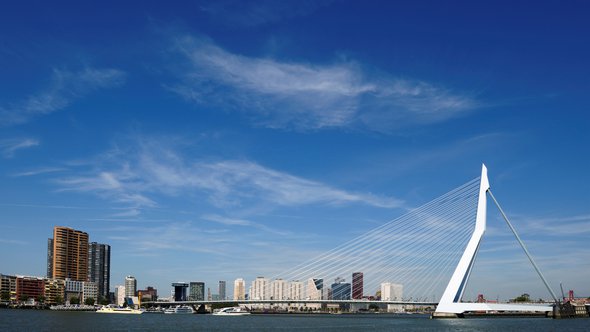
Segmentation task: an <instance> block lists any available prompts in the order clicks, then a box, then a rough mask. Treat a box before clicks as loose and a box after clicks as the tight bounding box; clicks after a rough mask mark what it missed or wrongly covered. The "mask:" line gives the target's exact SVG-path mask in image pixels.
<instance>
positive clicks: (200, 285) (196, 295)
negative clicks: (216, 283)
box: [188, 281, 205, 301]
mask: <svg viewBox="0 0 590 332" xmlns="http://www.w3.org/2000/svg"><path fill="white" fill-rule="evenodd" d="M188 300H189V301H203V300H205V283H204V282H200V281H195V282H190V283H189V291H188Z"/></svg>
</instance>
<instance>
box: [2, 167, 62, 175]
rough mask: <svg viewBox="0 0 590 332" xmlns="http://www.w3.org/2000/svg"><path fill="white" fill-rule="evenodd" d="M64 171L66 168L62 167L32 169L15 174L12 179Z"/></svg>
mask: <svg viewBox="0 0 590 332" xmlns="http://www.w3.org/2000/svg"><path fill="white" fill-rule="evenodd" d="M65 170H67V168H63V167H43V168H37V169H33V170H30V171H24V172H20V173H15V174H13V175H12V176H14V177H21V176H35V175H41V174H47V173H55V172H63V171H65Z"/></svg>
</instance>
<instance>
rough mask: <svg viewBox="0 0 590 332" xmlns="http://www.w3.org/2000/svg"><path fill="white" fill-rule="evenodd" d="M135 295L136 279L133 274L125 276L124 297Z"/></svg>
mask: <svg viewBox="0 0 590 332" xmlns="http://www.w3.org/2000/svg"><path fill="white" fill-rule="evenodd" d="M136 295H137V280H136V279H135V277H133V276H126V277H125V297H133V296H136Z"/></svg>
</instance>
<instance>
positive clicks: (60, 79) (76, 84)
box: [0, 67, 125, 126]
mask: <svg viewBox="0 0 590 332" xmlns="http://www.w3.org/2000/svg"><path fill="white" fill-rule="evenodd" d="M124 80H125V73H123V72H122V71H120V70H117V69H95V68H89V67H88V68H85V69H83V70H80V71H75V72H72V71H68V70H62V69H54V70H53V73H52V78H51V83H50V85H49V86H48V87H47V88H46V89H45V90H43V91H40V92H39V93H36V94H33V95H30V96H28V97H27V98H25V99H24V100H23V101H20V102H15V103H12V104H10V105H8V106H0V126H10V125H16V124H21V123H25V122H28V121H30V120H31V119H32V118H34V117H36V116H40V115H45V114H49V113H53V112H55V111H58V110H61V109H64V108H66V107H67V106H69V105H70V104H71V103H72V102H73V101H74V100H76V99H79V98H82V97H84V96H85V95H87V94H88V93H90V92H92V91H94V90H98V89H103V88H109V87H114V86H118V85H121V84H122V83H123V81H124Z"/></svg>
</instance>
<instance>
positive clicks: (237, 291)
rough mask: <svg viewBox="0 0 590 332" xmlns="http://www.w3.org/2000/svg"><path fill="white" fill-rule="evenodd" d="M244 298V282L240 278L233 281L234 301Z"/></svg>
mask: <svg viewBox="0 0 590 332" xmlns="http://www.w3.org/2000/svg"><path fill="white" fill-rule="evenodd" d="M245 299H246V282H245V281H244V279H242V278H238V279H236V280H235V281H234V301H238V300H245Z"/></svg>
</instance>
